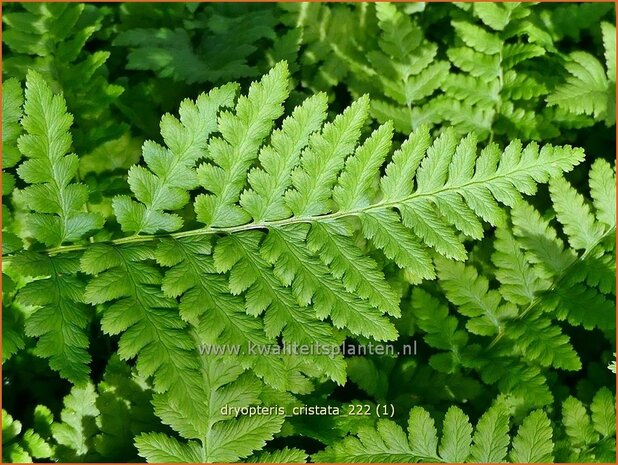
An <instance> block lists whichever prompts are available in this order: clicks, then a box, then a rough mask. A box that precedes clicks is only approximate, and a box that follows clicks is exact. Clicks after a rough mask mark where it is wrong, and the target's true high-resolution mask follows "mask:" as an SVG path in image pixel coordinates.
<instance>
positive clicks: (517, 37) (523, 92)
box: [441, 3, 556, 140]
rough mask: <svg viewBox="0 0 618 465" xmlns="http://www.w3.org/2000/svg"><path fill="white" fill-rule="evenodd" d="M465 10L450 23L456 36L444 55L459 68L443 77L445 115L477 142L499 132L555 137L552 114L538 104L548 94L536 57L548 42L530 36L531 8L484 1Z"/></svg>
mask: <svg viewBox="0 0 618 465" xmlns="http://www.w3.org/2000/svg"><path fill="white" fill-rule="evenodd" d="M468 10H469V13H465V14H461V13H460V14H458V15H453V16H454V19H453V20H452V21H451V24H452V26H453V29H454V31H455V33H456V37H457V39H456V42H455V44H454V46H451V47H449V48H448V50H447V55H448V57H449V59H450V61H451V63H452V64H453V65H454V66H455V70H457V69H458V70H459V72H452V73H449V74H448V76H446V78H445V81H444V86H443V88H444V91H445V97H444V98H443V100H442V102H441V109H442V115H443V116H444V118H445V119H446V120H447V121H450V122H451V124H453V125H454V126H455V127H456V128H457V129H458V131H459V132H463V133H466V132H470V131H474V132H476V133H477V134H478V135H479V137H480V138H481V140H482V139H485V138H488V137H489V138H492V139H493V138H494V136H498V135H504V134H518V135H519V137H522V138H524V139H533V140H534V139H539V138H541V137H553V136H555V135H556V131H555V128H552V117H551V116H550V115H547V114H546V113H547V112H543V111H542V109H541V108H537V107H538V103H537V102H538V101H539V99H540V97H541V96H545V95H547V93H548V89H547V84H546V82H544V80H543V79H542V77H541V76H542V74H541V73H540V70H541V69H542V68H541V66H540V63H542V60H543V59H544V58H539V57H543V56H544V55H546V53H547V52H549V51H551V50H552V48H553V45H552V44H551V40H550V41H549V43H546V42H544V41H540V40H534V38H533V36H534V28H533V27H531V23H530V22H529V16H530V15H531V13H532V12H531V9H530V6H529V5H526V4H517V3H510V4H500V5H498V4H488V5H482V6H476V5H475V6H474V8H471V9H468ZM479 20H480V21H479ZM479 23H480V24H479ZM526 36H527V37H526ZM524 41H525V42H524ZM527 42H529V43H527Z"/></svg>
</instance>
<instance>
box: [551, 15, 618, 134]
mask: <svg viewBox="0 0 618 465" xmlns="http://www.w3.org/2000/svg"><path fill="white" fill-rule="evenodd" d="M601 30H602V34H603V45H604V47H605V69H604V68H603V65H602V64H601V63H600V62H599V60H598V59H597V58H596V57H594V56H593V55H591V54H590V53H587V52H579V51H578V52H573V53H571V54H570V55H569V60H568V61H567V62H566V63H565V68H566V70H567V72H568V73H569V76H568V77H567V78H566V82H564V84H562V85H560V86H558V87H557V88H556V89H555V90H554V91H553V92H552V93H551V94H550V95H549V96H548V97H547V103H548V104H549V105H557V106H559V107H562V108H564V109H565V110H566V111H568V112H571V113H574V114H577V115H581V114H584V115H592V116H593V117H594V118H595V119H603V120H605V123H606V125H608V126H613V125H614V124H615V123H616V114H615V106H616V27H615V26H613V25H611V24H609V23H602V24H601Z"/></svg>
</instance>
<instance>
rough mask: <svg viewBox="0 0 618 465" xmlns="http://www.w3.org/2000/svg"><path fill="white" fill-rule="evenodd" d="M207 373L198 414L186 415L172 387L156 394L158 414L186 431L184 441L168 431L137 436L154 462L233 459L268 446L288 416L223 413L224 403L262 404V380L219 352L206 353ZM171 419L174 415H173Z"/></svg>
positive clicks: (204, 370)
mask: <svg viewBox="0 0 618 465" xmlns="http://www.w3.org/2000/svg"><path fill="white" fill-rule="evenodd" d="M200 369H201V371H202V374H203V379H202V383H201V386H200V388H199V389H200V398H199V399H196V402H197V403H198V404H197V406H196V407H197V410H198V411H199V415H198V416H189V417H188V416H187V415H186V410H184V409H182V408H179V406H178V405H176V404H173V403H172V404H170V402H173V398H172V397H170V393H169V392H168V393H166V394H163V395H161V396H159V397H158V398H155V400H154V405H155V410H156V411H157V413H158V415H159V416H161V417H162V418H163V419H164V421H166V419H167V420H168V422H169V424H171V425H172V426H173V427H174V429H175V430H176V431H179V432H180V434H181V436H183V437H184V438H186V439H189V441H188V442H186V443H185V442H181V441H179V440H178V439H176V438H173V437H170V436H168V435H167V434H163V433H144V434H141V435H139V436H137V438H136V440H135V445H136V447H137V449H138V451H139V454H140V455H141V456H142V457H144V458H145V459H147V460H148V461H149V462H157V461H160V460H163V459H164V458H165V459H166V460H170V461H173V462H188V463H195V462H201V463H205V462H234V461H237V460H238V459H240V458H243V457H247V456H248V455H250V454H251V453H252V452H253V451H254V450H259V449H261V448H263V447H264V445H265V442H266V441H267V440H270V439H272V437H273V434H274V433H277V432H278V431H279V430H280V428H281V424H282V423H283V420H284V418H285V417H283V416H278V415H256V416H241V417H239V418H235V414H234V413H230V415H231V418H230V416H228V415H226V414H224V413H222V412H223V409H224V408H227V409H230V412H233V408H241V407H246V406H249V405H259V404H261V403H262V401H261V399H260V394H261V388H260V385H261V383H259V382H258V380H257V379H256V378H255V377H254V376H252V375H249V374H247V373H245V374H242V373H243V368H242V367H240V366H238V365H236V364H231V363H225V362H222V361H221V360H220V359H217V358H202V360H201V368H200ZM170 420H171V421H170Z"/></svg>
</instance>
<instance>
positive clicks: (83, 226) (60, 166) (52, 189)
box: [18, 72, 103, 246]
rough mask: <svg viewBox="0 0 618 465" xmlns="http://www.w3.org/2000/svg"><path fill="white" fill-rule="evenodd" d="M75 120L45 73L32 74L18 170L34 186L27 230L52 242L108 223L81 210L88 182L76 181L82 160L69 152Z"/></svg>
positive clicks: (27, 192)
mask: <svg viewBox="0 0 618 465" xmlns="http://www.w3.org/2000/svg"><path fill="white" fill-rule="evenodd" d="M71 122H72V117H71V115H69V114H68V113H67V112H66V104H65V101H64V99H63V98H62V97H61V96H59V95H53V94H52V92H51V90H50V88H49V87H48V86H47V84H46V83H45V81H43V78H42V77H41V76H40V75H38V74H37V73H35V72H31V73H29V74H28V78H27V80H26V102H25V105H24V117H23V119H22V125H23V127H24V129H25V130H26V134H24V135H22V136H20V138H19V140H18V145H19V150H20V151H21V152H22V154H23V155H24V156H26V157H27V158H28V159H27V160H26V161H25V162H23V163H22V164H21V165H20V166H19V169H18V173H19V176H20V177H21V178H22V179H23V180H24V181H25V182H27V183H29V184H31V185H30V186H28V187H26V188H25V189H24V190H23V191H22V192H21V196H22V199H23V201H24V203H25V204H26V205H27V206H28V208H30V209H31V210H33V213H32V214H31V215H30V216H29V217H28V219H27V222H28V234H29V235H30V236H32V237H35V238H36V239H37V240H39V241H41V242H43V243H45V244H46V245H48V246H57V245H60V244H62V243H63V242H72V241H76V240H77V239H80V238H81V237H82V236H83V235H85V234H86V233H87V232H89V231H92V230H96V229H98V228H100V227H101V226H102V225H103V219H102V218H101V217H100V216H99V215H98V214H96V213H88V212H84V211H82V209H83V207H84V205H85V203H86V201H87V199H88V189H87V188H86V186H84V185H83V184H78V183H74V182H72V181H73V179H74V178H75V175H76V173H77V164H78V159H77V156H76V155H74V154H71V155H69V154H67V153H68V151H69V149H70V147H71V135H70V134H69V132H68V130H69V127H70V125H71Z"/></svg>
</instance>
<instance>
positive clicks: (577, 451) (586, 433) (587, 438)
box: [558, 388, 616, 462]
mask: <svg viewBox="0 0 618 465" xmlns="http://www.w3.org/2000/svg"><path fill="white" fill-rule="evenodd" d="M590 412H591V414H590V413H589V412H588V409H587V408H586V406H585V405H584V404H583V403H582V402H581V401H580V400H578V399H576V398H574V397H569V398H567V399H566V400H565V401H564V402H563V404H562V424H563V425H564V429H565V430H564V436H563V438H562V441H560V443H559V449H558V453H559V454H560V455H561V459H562V460H567V461H581V462H584V461H585V462H611V461H613V460H615V457H616V402H615V397H614V395H613V394H612V393H611V392H610V391H609V389H607V388H602V389H600V390H599V391H598V392H597V393H596V394H595V395H594V397H593V399H592V403H591V404H590Z"/></svg>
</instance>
